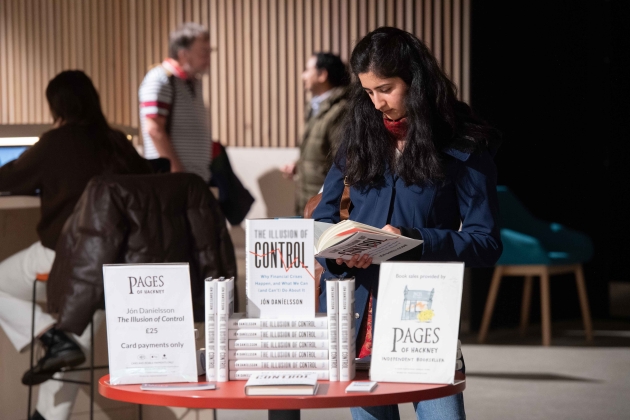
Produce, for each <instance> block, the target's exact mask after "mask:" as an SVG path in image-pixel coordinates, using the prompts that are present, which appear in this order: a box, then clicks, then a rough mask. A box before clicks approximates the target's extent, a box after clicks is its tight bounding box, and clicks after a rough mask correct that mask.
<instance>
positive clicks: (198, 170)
mask: <svg viewBox="0 0 630 420" xmlns="http://www.w3.org/2000/svg"><path fill="white" fill-rule="evenodd" d="M209 64H210V36H209V33H208V30H207V29H206V28H204V27H203V26H201V25H198V24H196V23H185V24H183V25H182V26H180V27H179V28H178V29H177V30H175V31H174V32H172V33H171V35H170V39H169V57H168V58H166V59H165V60H164V61H163V62H162V64H161V65H158V66H155V67H153V68H152V69H151V70H149V72H148V73H147V74H146V76H145V77H144V80H143V81H142V84H141V85H140V89H139V93H138V95H139V102H140V120H141V124H142V137H143V138H144V157H145V158H147V159H155V158H158V157H162V158H167V159H169V160H170V163H171V172H192V173H195V174H197V175H199V176H201V177H202V178H203V179H204V181H206V182H208V181H209V179H210V159H211V148H212V147H211V146H212V143H211V142H212V139H211V136H210V127H209V122H208V114H207V111H206V108H205V106H204V103H203V93H202V90H201V79H200V75H201V74H203V73H204V72H205V71H207V69H208V66H209Z"/></svg>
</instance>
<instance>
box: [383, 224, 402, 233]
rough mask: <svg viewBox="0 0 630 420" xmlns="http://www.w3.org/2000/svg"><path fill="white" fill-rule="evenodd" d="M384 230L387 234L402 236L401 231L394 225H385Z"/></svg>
mask: <svg viewBox="0 0 630 420" xmlns="http://www.w3.org/2000/svg"><path fill="white" fill-rule="evenodd" d="M383 230H384V231H385V232H390V233H395V234H396V235H400V229H397V228H395V227H394V226H392V225H385V226H383Z"/></svg>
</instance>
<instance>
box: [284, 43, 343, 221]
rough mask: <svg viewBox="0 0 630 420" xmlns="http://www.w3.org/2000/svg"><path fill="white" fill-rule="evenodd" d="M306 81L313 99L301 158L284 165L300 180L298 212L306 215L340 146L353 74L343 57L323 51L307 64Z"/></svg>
mask: <svg viewBox="0 0 630 420" xmlns="http://www.w3.org/2000/svg"><path fill="white" fill-rule="evenodd" d="M302 81H303V82H304V89H306V90H307V91H309V92H310V93H311V94H312V98H311V101H310V104H309V106H308V107H307V108H306V112H305V117H306V122H305V127H304V132H303V134H302V140H301V143H300V158H299V159H298V161H297V162H294V163H291V164H288V165H285V166H284V167H283V168H282V172H283V174H284V176H285V178H288V179H295V180H296V183H297V185H296V187H297V195H296V200H295V214H296V215H302V214H303V212H304V206H305V205H306V202H307V201H308V199H309V198H311V197H312V196H314V195H315V194H317V193H318V192H319V190H320V189H321V187H322V185H323V184H324V179H325V178H326V174H327V173H328V170H329V169H330V165H331V164H332V158H333V156H334V154H335V152H336V151H337V147H338V146H339V143H340V140H341V132H340V131H341V130H340V129H341V123H342V120H343V116H344V113H345V105H346V102H347V88H346V87H347V85H348V84H349V83H350V76H349V74H348V71H347V69H346V66H345V65H344V63H343V62H342V61H341V58H339V57H338V56H336V55H334V54H330V53H321V52H320V53H315V54H313V56H312V57H311V58H310V59H309V60H308V62H307V63H306V69H305V70H304V72H303V73H302Z"/></svg>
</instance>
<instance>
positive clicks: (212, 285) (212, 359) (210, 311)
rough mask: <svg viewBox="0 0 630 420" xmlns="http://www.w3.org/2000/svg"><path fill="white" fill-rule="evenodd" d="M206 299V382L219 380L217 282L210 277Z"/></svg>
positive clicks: (206, 283) (206, 289) (206, 284)
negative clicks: (217, 357)
mask: <svg viewBox="0 0 630 420" xmlns="http://www.w3.org/2000/svg"><path fill="white" fill-rule="evenodd" d="M205 297H206V325H205V327H206V380H207V381H208V382H213V381H216V380H217V370H216V345H217V344H216V335H217V322H216V321H217V311H216V309H217V281H216V280H214V279H212V277H209V278H207V279H206V281H205Z"/></svg>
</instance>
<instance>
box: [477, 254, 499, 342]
mask: <svg viewBox="0 0 630 420" xmlns="http://www.w3.org/2000/svg"><path fill="white" fill-rule="evenodd" d="M502 275H503V267H502V266H497V267H496V268H495V269H494V274H493V275H492V283H490V291H489V292H488V300H486V308H485V310H484V311H483V320H482V321H481V329H480V330H479V336H478V338H477V341H478V342H479V343H480V344H483V343H484V342H485V341H486V337H487V335H488V328H490V320H491V319H492V311H493V310H494V303H495V301H496V299H497V294H498V292H499V285H500V284H501V277H502Z"/></svg>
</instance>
